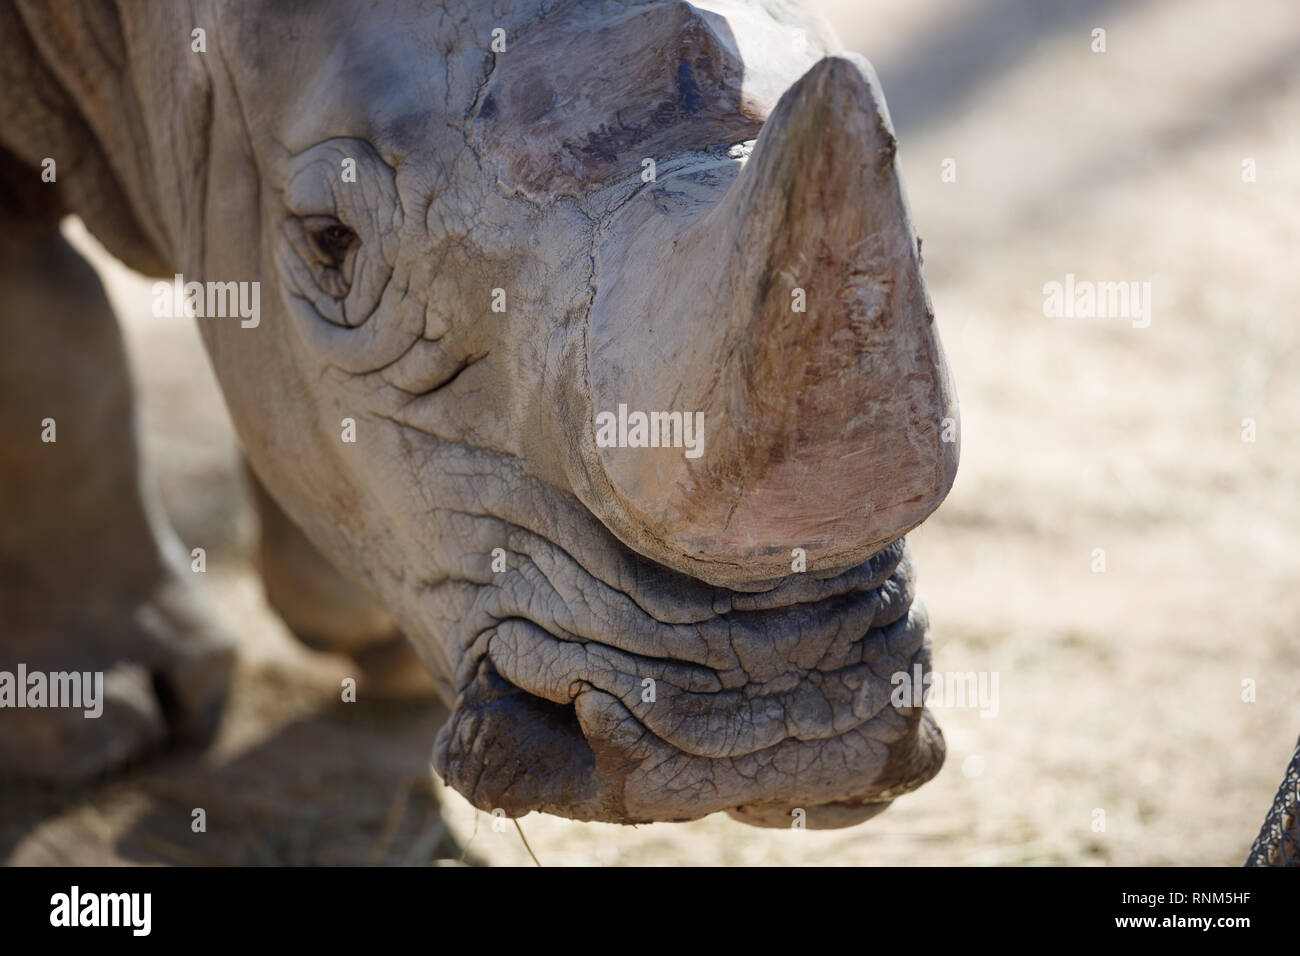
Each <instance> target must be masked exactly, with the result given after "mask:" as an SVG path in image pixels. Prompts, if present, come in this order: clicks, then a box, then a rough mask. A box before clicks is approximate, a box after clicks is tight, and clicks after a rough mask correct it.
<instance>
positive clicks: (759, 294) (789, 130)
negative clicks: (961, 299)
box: [584, 56, 959, 587]
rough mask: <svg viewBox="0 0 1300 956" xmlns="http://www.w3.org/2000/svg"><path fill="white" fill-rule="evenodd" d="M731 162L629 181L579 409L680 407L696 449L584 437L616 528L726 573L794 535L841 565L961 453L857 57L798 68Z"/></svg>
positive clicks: (760, 571)
mask: <svg viewBox="0 0 1300 956" xmlns="http://www.w3.org/2000/svg"><path fill="white" fill-rule="evenodd" d="M738 165H739V164H737V163H736V162H735V161H734V160H732V161H730V162H716V163H714V164H713V165H712V166H710V165H709V164H708V163H699V164H696V165H695V166H687V167H685V168H683V169H682V170H681V172H680V174H679V175H677V176H673V175H671V174H669V175H666V176H665V177H664V178H662V179H661V180H660V181H659V182H657V183H654V184H651V185H649V186H647V187H646V188H645V189H643V190H642V193H643V194H644V195H638V196H635V197H633V199H632V200H631V201H629V202H628V203H626V204H625V206H624V208H623V209H622V210H621V211H620V213H619V214H618V218H617V220H616V221H615V222H614V223H613V225H611V227H610V229H609V232H608V234H607V236H606V237H605V239H604V241H603V243H602V244H601V245H600V247H599V250H598V252H599V259H600V262H601V264H603V265H604V268H602V271H601V272H600V277H599V283H598V288H597V295H596V299H595V301H594V303H593V306H592V313H591V325H590V328H589V334H588V343H587V366H588V367H587V374H588V381H589V388H590V398H591V401H592V403H593V416H595V415H597V414H598V413H599V412H601V411H608V412H610V413H611V414H613V413H616V412H617V411H619V406H620V405H622V406H626V409H627V414H628V415H631V414H632V412H634V411H641V412H645V413H649V412H653V411H658V412H672V411H681V412H686V413H688V414H690V413H693V414H692V419H693V421H692V422H691V424H694V423H695V422H702V425H703V436H702V437H703V442H702V445H701V447H699V448H697V450H696V452H695V454H698V457H690V456H689V455H688V454H686V453H685V452H686V449H684V448H683V447H669V448H664V447H659V448H645V447H609V446H608V443H605V445H604V446H602V445H601V444H600V442H599V437H598V436H597V435H596V432H595V429H594V428H593V429H591V431H590V432H589V433H588V440H587V443H586V446H585V448H584V459H585V461H584V465H585V470H586V478H587V482H588V484H589V487H591V488H592V489H593V490H594V492H595V494H594V495H593V496H592V497H593V498H594V499H595V501H596V502H597V503H596V504H595V505H594V506H593V510H595V511H596V512H597V514H598V515H599V516H600V517H601V519H602V520H603V521H604V522H605V523H606V524H607V525H608V526H610V527H611V529H612V530H614V531H615V533H616V534H618V535H619V536H620V537H621V538H622V539H623V540H624V541H625V542H626V543H628V544H629V545H630V546H632V547H634V548H637V549H638V550H640V551H642V552H643V553H645V554H647V555H649V556H650V557H653V558H655V559H657V560H659V561H661V562H663V563H666V564H668V565H669V566H671V567H675V568H677V569H678V570H681V571H684V572H686V573H691V574H694V575H696V576H698V577H701V578H703V579H704V580H706V581H709V582H711V583H714V584H718V585H727V586H733V587H734V586H737V585H744V584H746V583H749V584H755V583H758V582H764V581H771V580H773V579H775V578H777V577H780V576H783V575H786V574H789V573H790V571H791V567H792V564H791V560H792V554H793V555H796V558H797V552H795V551H794V549H795V548H802V549H803V551H804V555H805V556H806V560H807V569H808V570H810V571H812V570H818V571H824V570H838V569H841V568H846V567H850V566H853V565H855V564H857V563H860V562H861V561H863V560H865V559H866V558H868V557H870V556H871V555H872V554H873V553H875V552H877V551H878V550H879V549H880V548H882V547H884V546H885V545H886V544H887V543H889V542H890V541H892V540H895V539H896V538H898V537H899V536H900V535H902V534H904V533H905V532H907V531H908V530H909V529H911V528H913V527H914V526H916V525H917V524H919V523H920V522H921V521H923V520H924V519H925V518H926V517H927V516H928V515H929V514H930V513H931V512H933V511H934V510H935V508H937V507H938V506H939V503H940V502H941V501H942V500H943V498H944V497H945V495H946V494H947V493H948V490H949V489H950V488H951V486H952V482H953V479H954V477H955V475H956V470H957V459H958V452H959V449H958V442H957V440H956V419H957V410H956V399H955V395H954V390H953V388H952V384H951V380H950V377H949V374H948V369H947V365H946V362H945V360H944V357H943V352H942V348H941V346H940V344H939V340H938V335H937V330H936V328H935V323H934V314H933V310H932V308H931V305H930V301H929V296H928V294H927V292H926V289H925V285H924V282H923V279H922V276H921V257H920V246H919V242H918V241H917V239H916V236H915V233H914V231H913V228H912V224H911V220H910V218H909V215H908V211H907V205H906V201H905V199H904V196H903V193H902V189H901V186H900V181H899V172H898V167H897V164H896V161H895V139H894V133H893V129H892V126H891V123H890V120H889V115H888V112H887V110H886V107H885V102H884V97H883V95H882V93H881V91H880V86H879V83H878V81H877V79H876V77H875V74H874V71H872V69H871V67H870V65H869V64H866V61H865V60H861V59H860V58H854V57H851V56H834V57H827V58H825V59H823V60H821V61H820V62H819V63H817V64H816V65H815V66H813V67H812V69H810V70H809V71H808V72H807V73H806V74H804V76H803V77H802V78H801V79H799V80H798V81H797V82H796V83H795V84H794V85H793V86H792V87H791V88H790V89H789V90H787V91H786V93H785V94H784V95H783V96H782V97H781V99H780V100H779V102H778V103H777V104H776V106H775V108H774V110H773V111H772V113H771V115H770V117H769V118H768V120H767V122H766V124H765V125H764V126H763V129H762V132H761V135H760V136H759V137H758V140H757V142H756V144H755V145H754V147H753V150H752V153H751V154H750V155H749V157H748V159H747V160H746V161H745V162H744V164H743V167H742V168H740V171H739V173H738V174H737V173H736V172H735V169H736V168H737V166H738ZM733 176H734V179H732V180H731V181H730V183H729V184H728V182H727V178H728V177H733ZM721 190H725V194H724V195H722V198H721V199H720V200H719V199H718V194H719V192H720V191H721ZM801 306H802V307H803V310H801V309H800V307H801ZM608 420H609V419H608V418H606V419H605V421H608ZM661 421H672V419H671V418H668V419H663V420H661ZM660 431H661V432H662V431H663V429H662V428H661V429H660ZM655 437H658V436H655ZM691 437H692V438H694V439H695V440H696V441H697V442H698V440H699V437H700V436H697V435H696V436H691ZM629 443H631V442H630V441H629ZM588 503H589V504H591V502H588Z"/></svg>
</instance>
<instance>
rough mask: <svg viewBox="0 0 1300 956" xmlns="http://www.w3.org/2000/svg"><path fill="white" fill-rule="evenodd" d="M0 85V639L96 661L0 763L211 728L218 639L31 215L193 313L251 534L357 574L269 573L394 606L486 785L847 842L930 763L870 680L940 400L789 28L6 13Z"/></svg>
mask: <svg viewBox="0 0 1300 956" xmlns="http://www.w3.org/2000/svg"><path fill="white" fill-rule="evenodd" d="M0 92H2V93H3V95H0V154H2V155H0V199H2V200H3V201H2V202H0V211H2V215H3V218H4V220H5V221H4V228H3V229H0V310H2V311H0V314H2V315H3V317H4V318H3V321H4V328H3V331H4V338H3V340H4V348H3V349H2V350H0V356H2V357H0V368H2V375H3V379H2V381H3V386H2V387H3V388H4V390H5V392H4V395H5V400H4V409H5V412H4V415H3V418H2V419H0V429H2V431H0V456H2V457H3V464H2V467H0V488H3V500H4V502H5V505H6V507H5V520H4V522H3V525H2V526H0V561H2V562H3V568H4V571H3V579H2V580H0V597H3V612H2V616H3V620H4V622H5V630H4V632H3V635H2V636H0V666H3V667H7V668H9V669H10V670H12V667H13V666H14V665H15V664H17V663H22V664H23V665H24V666H25V667H26V668H27V671H28V672H29V673H30V672H33V671H45V672H49V673H53V672H56V671H61V670H64V669H67V670H75V671H78V672H87V673H90V672H100V673H104V674H106V675H107V676H106V677H105V678H104V681H105V683H104V691H103V694H104V702H103V708H104V710H103V716H102V717H100V718H99V719H97V720H88V719H85V718H84V717H83V716H82V715H81V714H80V713H79V712H77V713H75V714H72V713H70V712H68V711H63V710H57V709H49V708H47V709H5V710H2V711H0V764H3V766H4V770H5V772H7V773H17V774H18V775H22V776H29V777H45V778H61V777H62V778H66V777H74V776H84V775H85V774H88V773H98V772H102V771H104V770H107V769H111V768H112V767H115V766H117V765H119V764H121V763H122V762H123V761H125V760H127V759H129V758H131V757H133V756H136V755H138V754H140V753H142V752H145V751H146V750H147V749H148V748H150V747H152V746H154V745H156V744H158V743H159V742H160V741H161V740H162V739H163V738H191V739H202V738H203V737H204V735H205V734H206V733H209V732H210V731H211V729H212V727H213V725H214V721H215V720H216V719H217V716H218V715H219V713H220V709H221V702H222V699H223V696H224V693H225V689H226V687H227V684H228V680H229V676H230V669H231V662H232V660H233V644H234V642H233V640H232V638H231V637H230V636H229V635H227V634H226V633H225V632H224V631H223V630H222V629H221V628H219V627H217V626H216V625H214V624H213V623H212V618H211V617H210V616H209V612H208V611H207V610H206V608H205V605H204V604H203V600H204V598H202V597H200V594H199V591H198V589H197V588H196V586H195V584H194V581H195V578H194V576H193V575H192V574H191V573H190V568H189V567H188V562H189V557H188V555H187V554H186V553H185V552H184V551H183V550H182V549H181V547H180V545H179V542H178V541H177V539H176V537H175V535H174V533H173V532H171V531H170V530H169V529H168V527H167V524H166V521H165V520H164V518H163V517H162V515H161V510H160V508H159V507H158V504H157V502H156V498H155V495H154V492H153V491H152V486H151V479H150V477H149V475H150V472H149V469H148V467H147V466H146V465H145V464H143V463H142V462H141V460H140V454H139V449H138V444H137V442H136V438H135V432H134V425H133V415H134V412H133V404H132V395H131V387H130V380H129V376H128V372H127V368H126V364H125V360H124V351H123V347H122V343H121V336H120V333H119V331H118V329H117V327H116V325H115V322H114V319H113V317H112V315H111V313H110V311H109V308H108V306H107V304H106V300H105V298H104V295H103V292H102V290H101V288H100V286H99V284H98V282H97V280H96V279H95V278H94V275H93V273H92V272H91V270H90V269H89V267H88V266H87V265H86V264H85V263H84V262H83V261H81V259H80V258H79V257H78V256H77V255H76V254H75V253H74V252H72V250H71V248H70V247H69V246H68V245H67V244H66V243H65V242H64V240H63V239H62V238H61V237H60V233H59V231H58V222H59V217H60V216H62V215H64V214H76V215H78V216H80V217H81V219H82V220H83V221H84V222H85V223H86V225H87V227H88V228H89V230H90V231H91V232H92V234H93V235H95V236H96V237H97V238H98V239H99V240H100V241H101V242H102V243H103V245H104V246H105V247H106V248H107V249H108V250H109V252H111V253H112V254H113V255H114V256H116V257H118V258H120V260H121V261H122V262H124V263H125V264H127V265H128V266H130V267H132V268H133V269H135V270H138V271H139V272H142V273H144V274H146V275H149V276H157V277H160V282H159V284H158V285H157V286H155V288H154V292H155V297H156V298H155V305H156V306H157V305H158V303H162V307H163V308H164V310H166V309H170V308H172V307H173V306H175V307H176V309H177V312H178V313H180V315H183V314H185V313H187V312H188V313H192V314H195V315H196V316H201V317H199V318H197V319H196V321H197V322H198V323H199V327H200V331H201V335H202V339H203V342H204V345H205V347H206V350H207V352H208V355H209V357H210V359H211V363H212V366H213V368H214V369H215V372H216V376H217V379H218V381H219V383H220V386H221V389H222V391H223V393H224V397H225V401H226V403H227V405H228V407H229V411H230V414H231V417H232V419H233V421H234V424H235V427H236V430H237V433H238V435H239V438H240V442H241V445H242V449H243V453H244V455H245V456H246V459H247V462H248V464H249V466H250V468H251V470H252V472H253V473H254V474H255V475H256V478H257V481H258V482H259V485H260V489H263V490H261V491H259V494H261V495H262V496H263V497H264V499H265V503H266V508H267V509H269V510H270V513H271V515H272V516H273V517H272V518H271V519H269V520H268V526H269V527H270V528H271V529H272V530H274V529H277V528H278V529H280V531H281V532H283V533H281V534H278V535H277V536H276V538H275V540H281V541H283V540H291V539H293V537H294V535H295V534H300V535H301V536H302V540H301V541H299V542H298V543H297V544H295V545H294V546H293V548H291V549H289V550H296V551H298V552H303V551H304V550H310V551H311V553H313V554H316V553H319V555H323V556H324V557H323V558H320V559H319V560H320V563H321V564H325V565H327V566H329V567H332V568H337V569H338V570H339V572H341V575H342V576H343V577H341V578H340V580H344V579H346V580H347V581H350V582H352V583H351V584H348V585H346V586H344V585H340V586H339V587H338V588H337V589H335V588H332V587H319V586H316V587H312V586H309V585H310V582H308V583H307V584H305V585H303V586H302V587H297V588H295V585H294V576H295V575H303V574H310V573H315V572H310V571H304V570H303V568H304V567H306V566H307V565H310V564H311V561H306V562H304V563H302V564H301V565H300V564H299V563H296V562H297V559H295V558H292V557H285V556H283V555H280V554H279V551H278V550H277V546H276V544H275V540H271V539H269V540H270V544H269V546H268V547H267V549H266V550H267V552H268V555H267V561H268V562H269V563H270V565H271V573H272V574H273V575H274V577H275V578H276V579H277V580H279V581H280V582H281V583H280V587H279V590H280V592H281V593H285V594H289V593H294V594H297V595H299V598H300V599H301V596H302V595H304V594H305V595H310V598H309V599H308V600H307V603H308V604H309V605H310V607H307V608H303V607H301V606H300V607H299V608H298V609H297V610H296V611H294V612H292V613H295V614H297V615H299V616H300V617H302V616H306V617H311V618H312V619H314V620H316V621H318V622H319V621H325V622H330V621H335V622H344V624H346V625H347V626H340V627H338V628H335V630H338V631H348V630H349V628H352V627H353V626H355V628H356V629H358V633H360V634H361V638H359V639H358V641H357V645H358V646H360V645H366V644H367V642H369V641H370V640H371V637H374V636H375V635H381V634H383V633H386V632H387V630H388V629H389V628H390V626H391V627H396V628H399V629H400V631H401V632H402V633H403V634H405V635H406V637H407V639H409V641H410V642H411V646H412V647H413V648H414V649H415V652H416V654H418V657H419V658H420V660H421V661H422V662H423V664H424V666H425V667H426V668H427V670H428V672H429V674H431V675H432V679H433V682H434V684H435V685H436V687H437V690H438V693H439V694H440V695H441V696H442V697H443V698H444V699H445V701H446V703H447V704H448V706H449V709H450V717H449V719H448V720H447V722H446V725H445V726H444V727H443V729H442V730H441V732H440V733H439V735H438V737H437V740H436V742H433V756H432V763H433V766H434V768H435V769H436V771H437V772H438V773H439V774H440V775H441V776H442V778H443V779H444V780H445V781H446V782H447V783H448V784H449V785H450V786H452V787H453V788H455V789H456V790H458V791H459V792H460V793H461V794H463V795H464V796H465V797H466V798H467V799H468V800H469V801H470V802H471V803H473V804H474V805H475V806H476V807H479V808H481V809H483V810H488V811H502V812H504V813H505V814H506V815H508V816H511V817H516V816H519V815H522V814H525V813H528V812H530V811H542V812H546V813H552V814H559V815H564V816H568V817H572V818H575V819H581V820H599V821H611V822H619V823H638V822H646V821H658V820H674V821H677V820H688V819H693V818H698V817H701V816H704V815H706V814H709V813H713V812H717V811H725V812H727V813H729V814H731V815H732V816H734V817H736V818H737V819H740V820H743V821H747V822H750V823H754V824H757V825H775V826H789V825H790V824H791V821H792V818H794V819H799V820H806V825H807V826H809V827H836V826H845V825H849V824H853V823H856V822H858V821H860V820H864V819H866V818H868V817H870V816H873V815H874V814H876V813H878V812H880V811H881V810H882V809H883V808H884V807H886V806H887V805H888V804H889V803H890V802H891V801H892V800H893V799H894V798H896V797H897V796H899V795H900V794H903V793H905V792H908V791H910V790H912V789H914V788H916V787H917V786H919V785H920V784H922V783H923V782H925V781H926V780H927V779H929V778H930V777H932V776H933V775H934V774H935V773H936V772H937V770H938V768H939V766H940V764H941V763H942V760H943V752H944V751H943V740H942V736H941V734H940V732H939V730H938V728H937V726H936V724H935V723H934V721H933V719H932V718H931V716H930V715H929V713H928V712H926V711H925V709H924V707H923V706H922V704H921V702H920V701H919V700H918V699H917V698H916V697H914V696H912V695H902V697H901V698H900V697H899V696H898V695H896V694H895V693H894V692H895V691H896V690H897V688H898V675H913V674H917V673H920V672H928V668H929V642H928V633H927V632H928V624H927V619H926V616H925V614H924V612H923V610H922V608H921V606H920V605H919V604H918V603H917V602H916V601H914V599H913V598H914V571H913V566H912V562H911V560H910V558H909V555H908V552H907V550H906V546H905V543H904V535H905V534H906V533H907V532H908V531H910V530H911V529H912V528H914V527H916V526H917V525H918V524H919V523H920V522H922V521H923V520H924V519H925V518H926V517H927V516H929V515H930V514H931V513H932V512H933V511H934V510H935V508H937V507H938V505H939V503H940V502H941V501H942V500H943V498H944V497H945V495H946V494H947V492H948V491H949V489H950V487H951V485H952V482H953V479H954V476H955V473H956V468H957V461H958V455H959V441H958V438H957V406H956V399H955V393H954V390H953V386H952V382H951V377H950V374H949V371H948V367H947V364H946V361H945V359H944V356H943V353H942V350H941V346H940V343H939V340H938V335H937V332H936V327H935V320H934V315H933V311H932V307H931V304H930V301H929V297H928V294H927V292H926V288H925V284H924V281H923V279H922V272H921V248H920V240H919V239H918V238H917V236H916V233H915V231H914V228H913V225H912V222H911V220H910V218H909V214H908V210H907V206H906V202H905V199H904V195H903V192H902V188H901V185H900V179H899V167H898V163H897V160H896V155H895V153H896V140H895V135H894V133H893V129H892V125H891V121H890V119H889V115H888V112H887V109H886V105H885V100H884V96H883V94H882V92H881V89H880V85H879V82H878V79H877V77H876V75H875V73H874V71H873V70H872V68H871V66H870V64H869V63H868V62H867V61H866V60H865V59H863V58H862V57H860V56H858V55H856V54H852V53H846V52H843V51H842V49H841V48H840V46H839V43H838V41H837V40H836V39H835V37H834V34H833V33H832V32H831V30H830V28H829V27H828V26H827V25H826V24H825V22H824V21H822V20H821V19H820V18H818V17H815V16H813V15H811V14H809V13H807V12H805V11H803V10H802V9H801V8H800V7H799V6H798V5H797V4H796V3H793V2H787V0H756V2H740V0H707V2H698V3H684V2H652V0H647V2H631V0H629V2H621V3H610V2H606V0H575V2H526V0H517V2H512V0H500V2H494V3H490V4H489V3H483V2H477V0H444V2H438V3H421V2H414V0H411V2H407V0H388V2H384V3H365V2H361V0H325V2H312V3H291V2H269V0H268V2H249V3H240V4H225V3H216V2H211V3H209V2H203V0H200V2H197V3H194V4H155V3H146V2H143V0H116V2H108V0H82V2H78V0H66V2H56V3H48V2H47V0H0ZM214 300H215V306H214ZM180 315H178V318H177V321H182V320H183V318H181V317H180ZM275 516H278V517H275ZM286 527H287V528H289V529H291V530H289V531H285V528H286ZM308 542H310V543H309V544H308ZM348 588H353V589H354V590H352V591H349V590H348ZM358 595H360V596H361V597H360V598H358ZM300 604H301V600H300ZM291 623H292V621H291ZM322 626H323V627H324V628H325V629H326V630H329V627H328V625H322ZM306 629H308V630H310V628H309V627H308V628H306ZM918 669H920V670H918ZM19 692H20V693H21V688H20V689H19Z"/></svg>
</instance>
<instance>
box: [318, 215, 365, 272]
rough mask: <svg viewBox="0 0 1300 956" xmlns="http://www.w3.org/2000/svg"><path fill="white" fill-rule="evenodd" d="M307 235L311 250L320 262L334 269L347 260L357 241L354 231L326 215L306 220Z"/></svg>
mask: <svg viewBox="0 0 1300 956" xmlns="http://www.w3.org/2000/svg"><path fill="white" fill-rule="evenodd" d="M307 235H308V237H309V238H310V239H311V246H312V251H313V252H314V253H316V255H317V258H318V260H319V261H320V264H321V265H323V266H328V267H331V268H334V269H338V268H341V267H342V266H343V264H344V262H346V261H347V258H348V253H349V252H351V251H352V247H353V246H354V245H356V242H357V234H356V233H355V232H353V231H352V230H351V229H349V228H348V227H347V226H345V225H343V223H341V222H339V221H338V220H337V219H329V218H326V217H320V218H319V219H313V220H312V221H310V222H308V224H307Z"/></svg>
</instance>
